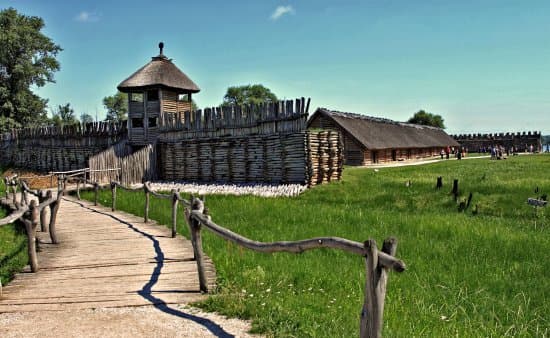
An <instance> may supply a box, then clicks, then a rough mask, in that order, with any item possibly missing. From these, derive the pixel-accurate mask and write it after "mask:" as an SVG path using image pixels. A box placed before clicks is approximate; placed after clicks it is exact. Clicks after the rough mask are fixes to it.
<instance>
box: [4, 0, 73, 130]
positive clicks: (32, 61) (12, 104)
mask: <svg viewBox="0 0 550 338" xmlns="http://www.w3.org/2000/svg"><path fill="white" fill-rule="evenodd" d="M42 28H44V21H43V20H42V18H39V17H36V16H26V15H22V14H19V13H18V12H17V11H16V10H15V9H14V8H8V9H4V10H2V11H0V46H1V48H0V131H5V130H7V129H9V128H11V127H22V126H26V127H27V126H33V125H40V124H44V123H47V121H48V118H47V113H46V105H47V103H48V101H47V100H46V99H42V98H40V97H39V96H37V95H36V94H34V93H33V92H32V90H31V86H35V87H42V86H44V85H45V84H46V83H48V82H55V81H54V76H53V74H54V72H56V71H58V70H59V67H60V66H59V62H58V61H57V60H56V58H55V57H56V56H57V54H58V53H59V52H60V51H61V50H62V49H61V47H59V46H58V45H56V44H55V43H54V42H53V41H52V40H51V39H50V38H49V37H47V36H45V35H44V34H42V33H41V30H42Z"/></svg>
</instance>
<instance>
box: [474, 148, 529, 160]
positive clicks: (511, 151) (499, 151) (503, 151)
mask: <svg viewBox="0 0 550 338" xmlns="http://www.w3.org/2000/svg"><path fill="white" fill-rule="evenodd" d="M524 151H525V152H526V153H534V152H535V151H538V147H536V148H535V146H534V145H532V144H529V145H528V144H526V145H525V147H524ZM479 152H480V153H490V154H491V159H492V160H500V159H505V158H506V157H508V156H510V155H514V156H516V155H517V154H518V153H519V152H520V149H519V148H518V147H517V146H510V147H505V146H502V145H493V146H491V147H489V148H485V147H480V149H479Z"/></svg>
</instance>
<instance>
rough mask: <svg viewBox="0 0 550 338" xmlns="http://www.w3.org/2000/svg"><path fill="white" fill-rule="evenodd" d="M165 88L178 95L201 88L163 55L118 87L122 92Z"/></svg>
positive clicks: (154, 58)
mask: <svg viewBox="0 0 550 338" xmlns="http://www.w3.org/2000/svg"><path fill="white" fill-rule="evenodd" d="M154 87H155V88H158V87H164V88H166V89H170V90H172V91H175V92H177V93H197V92H199V91H200V88H199V87H198V86H197V85H196V84H195V83H194V82H193V81H192V80H191V79H190V78H189V77H188V76H187V75H185V74H184V73H183V72H182V71H181V70H180V69H179V68H178V67H176V65H175V64H173V63H172V60H171V59H168V58H167V57H166V56H164V55H163V54H162V48H161V52H160V54H159V55H157V56H154V57H153V58H152V60H151V62H149V63H148V64H146V65H145V66H143V67H141V68H140V69H138V70H137V71H136V72H135V73H134V74H132V75H130V76H129V77H128V78H127V79H126V80H124V81H122V82H121V83H120V84H119V85H118V87H117V88H118V90H120V91H121V92H125V93H127V92H131V91H135V90H144V89H148V88H154Z"/></svg>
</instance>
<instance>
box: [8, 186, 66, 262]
mask: <svg viewBox="0 0 550 338" xmlns="http://www.w3.org/2000/svg"><path fill="white" fill-rule="evenodd" d="M4 183H5V185H6V196H5V198H4V199H2V200H0V203H2V204H3V205H5V206H7V207H9V208H10V209H11V210H12V212H11V214H10V215H8V216H7V217H4V218H2V219H0V226H3V225H6V224H10V223H13V222H15V221H17V220H20V221H22V222H23V224H24V225H25V230H26V232H27V244H28V245H27V247H28V255H29V263H30V266H31V271H32V272H37V271H38V270H39V265H38V257H37V254H36V245H37V239H36V228H37V226H38V223H39V222H40V229H41V231H43V232H48V231H49V233H50V239H51V241H52V243H53V244H58V243H59V241H58V239H57V235H56V231H55V223H56V219H57V211H58V210H59V206H60V204H61V198H62V196H63V194H64V191H63V190H61V191H58V193H57V197H53V195H52V191H51V190H48V191H43V190H39V191H37V190H32V189H30V188H29V187H28V185H27V184H26V182H25V181H24V180H19V179H18V178H17V175H14V176H11V177H6V178H4ZM17 187H20V190H21V194H20V198H19V200H18V199H17ZM10 190H11V191H12V192H11V193H10ZM29 195H34V196H36V197H37V199H38V203H37V202H36V200H35V199H33V200H31V201H30V202H29ZM47 208H49V210H50V218H49V221H48V220H47Z"/></svg>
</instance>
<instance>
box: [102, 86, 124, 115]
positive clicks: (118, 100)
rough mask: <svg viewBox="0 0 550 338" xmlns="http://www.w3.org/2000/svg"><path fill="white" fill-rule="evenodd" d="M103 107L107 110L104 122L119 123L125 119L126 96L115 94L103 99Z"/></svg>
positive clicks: (119, 93)
mask: <svg viewBox="0 0 550 338" xmlns="http://www.w3.org/2000/svg"><path fill="white" fill-rule="evenodd" d="M103 105H104V106H105V109H107V117H106V118H105V121H110V122H120V121H124V120H126V118H127V113H128V94H125V93H121V92H117V93H116V94H115V95H113V96H107V97H104V98H103Z"/></svg>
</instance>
